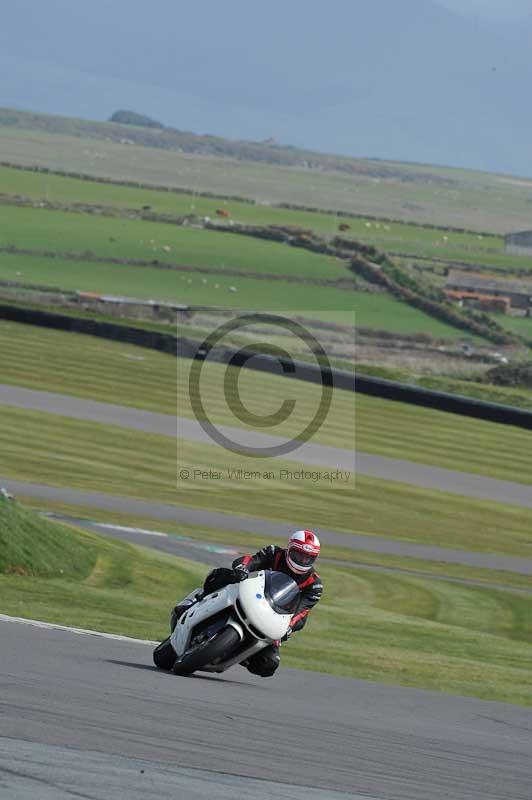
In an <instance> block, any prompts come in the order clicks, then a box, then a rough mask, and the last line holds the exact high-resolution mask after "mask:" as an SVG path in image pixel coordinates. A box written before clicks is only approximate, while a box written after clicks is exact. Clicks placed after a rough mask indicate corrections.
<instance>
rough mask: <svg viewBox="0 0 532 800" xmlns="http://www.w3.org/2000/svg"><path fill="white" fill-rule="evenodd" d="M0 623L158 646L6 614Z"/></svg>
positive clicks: (110, 634)
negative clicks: (12, 623) (11, 623)
mask: <svg viewBox="0 0 532 800" xmlns="http://www.w3.org/2000/svg"><path fill="white" fill-rule="evenodd" d="M0 622H17V623H19V624H20V625H31V626H32V627H34V628H43V629H44V630H52V631H66V632H67V633H75V634H77V635H78V636H98V637H99V638H100V639H113V640H114V641H115V642H128V643H129V644H146V645H150V647H153V646H154V645H157V644H159V642H152V641H149V640H148V639H133V638H132V637H131V636H120V635H119V634H115V633H102V632H101V631H89V630H85V629H84V628H71V627H69V626H68V625H56V624H55V623H53V622H41V621H40V620H37V619H26V618H25V617H10V616H8V615H7V614H0Z"/></svg>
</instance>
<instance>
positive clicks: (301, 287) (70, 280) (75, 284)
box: [0, 253, 464, 339]
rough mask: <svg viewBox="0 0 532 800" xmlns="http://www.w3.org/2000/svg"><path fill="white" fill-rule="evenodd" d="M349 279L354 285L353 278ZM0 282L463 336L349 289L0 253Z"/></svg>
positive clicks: (383, 298) (397, 304)
mask: <svg viewBox="0 0 532 800" xmlns="http://www.w3.org/2000/svg"><path fill="white" fill-rule="evenodd" d="M346 278H347V280H349V275H348V274H347V275H346ZM0 280H3V281H13V282H16V283H23V284H27V285H30V286H31V285H33V286H46V287H50V288H57V289H63V290H66V291H89V292H96V293H101V294H115V295H119V296H120V295H124V294H126V295H127V296H129V297H136V298H139V299H141V300H150V299H157V300H166V301H170V302H176V303H182V304H186V305H192V306H195V305H196V306H198V305H199V306H212V307H213V308H234V309H237V310H238V309H244V310H250V311H252V310H258V311H294V312H300V313H301V314H302V315H303V316H308V317H309V318H313V317H315V318H317V319H323V320H329V321H334V322H337V323H340V324H346V325H350V324H351V325H352V324H353V323H354V324H355V325H356V326H357V327H361V328H370V329H376V330H383V329H385V330H389V331H393V332H396V333H406V334H410V333H419V332H430V333H431V335H433V336H434V337H437V338H446V339H460V338H463V337H464V331H462V330H460V329H458V328H453V327H452V326H451V325H447V324H446V323H445V322H441V321H440V320H438V319H435V318H434V317H431V316H429V315H428V314H425V313H424V312H423V311H420V310H418V309H416V308H413V307H412V306H409V305H407V304H406V303H403V302H401V301H399V300H396V299H395V298H394V297H391V296H390V295H387V294H383V293H379V294H372V293H368V292H361V291H354V290H350V289H348V288H342V289H340V288H335V287H329V286H313V285H308V284H304V283H301V284H298V283H289V284H287V283H285V282H282V281H280V280H262V279H260V278H246V277H239V276H231V277H226V276H224V275H223V274H222V275H218V274H217V275H212V274H207V275H203V274H201V273H189V272H177V271H174V270H167V269H158V268H156V267H153V268H150V267H134V266H131V265H117V264H97V263H91V262H84V261H83V260H81V259H80V260H79V261H78V260H75V261H74V260H72V261H70V260H63V259H58V258H40V257H30V256H25V255H13V254H11V253H0ZM353 312H354V316H353Z"/></svg>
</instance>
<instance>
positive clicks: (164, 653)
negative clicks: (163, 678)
mask: <svg viewBox="0 0 532 800" xmlns="http://www.w3.org/2000/svg"><path fill="white" fill-rule="evenodd" d="M176 658H177V656H176V652H175V650H174V648H173V647H172V645H171V644H170V637H168V639H165V640H164V642H161V644H158V645H157V647H156V648H155V650H154V651H153V663H154V664H155V666H156V667H159V669H165V670H167V672H169V671H170V670H171V669H172V667H173V666H174V664H175V660H176Z"/></svg>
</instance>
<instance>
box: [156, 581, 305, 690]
mask: <svg viewBox="0 0 532 800" xmlns="http://www.w3.org/2000/svg"><path fill="white" fill-rule="evenodd" d="M198 591H199V590H196V592H193V593H192V595H189V597H188V598H186V599H187V600H189V601H193V600H194V596H195V595H197V593H198ZM299 598H300V592H299V588H298V585H297V583H296V582H295V581H294V580H292V578H290V577H289V576H288V575H285V574H284V573H283V572H275V571H272V570H261V571H260V572H252V573H250V575H249V577H248V578H247V579H246V580H244V581H242V582H241V583H230V584H229V585H228V586H224V587H223V588H222V589H219V590H218V591H214V592H212V593H211V594H207V595H205V597H203V599H201V600H200V601H199V602H194V604H193V605H191V606H190V607H189V608H188V610H186V611H185V612H184V613H183V614H182V615H181V616H180V617H179V619H178V620H177V624H176V626H175V628H174V630H173V632H172V634H171V635H170V636H169V637H168V639H165V640H164V642H161V644H159V645H157V647H156V648H155V650H154V651H153V660H154V663H155V665H156V666H157V667H159V669H164V670H168V671H170V670H171V671H173V672H174V674H176V675H190V674H191V673H192V672H195V671H196V670H201V671H202V672H225V670H227V669H229V667H232V666H233V665H234V664H240V663H242V662H243V661H246V659H248V658H251V656H254V655H255V654H256V653H258V652H259V651H260V650H263V649H264V648H265V647H268V646H269V645H271V644H274V642H277V641H279V640H280V639H282V638H283V636H284V635H285V634H286V633H287V632H288V628H289V625H290V620H291V618H292V616H293V614H294V612H295V610H296V608H297V605H298V602H299Z"/></svg>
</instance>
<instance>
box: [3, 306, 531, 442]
mask: <svg viewBox="0 0 532 800" xmlns="http://www.w3.org/2000/svg"><path fill="white" fill-rule="evenodd" d="M0 319H5V320H10V321H13V322H22V323H25V324H27V325H39V326H42V327H46V328H54V329H56V330H63V331H72V332H75V333H84V334H89V335H91V336H99V337H102V338H105V339H111V340H114V341H118V342H124V343H128V344H133V345H137V346H139V347H147V348H150V349H152V350H159V351H161V352H163V353H168V354H170V355H175V356H178V357H179V358H188V359H196V358H197V359H201V360H204V359H205V358H207V357H208V358H209V360H211V361H217V362H218V363H225V364H232V365H234V366H242V367H245V368H246V369H254V370H257V371H260V372H267V373H270V374H275V375H285V376H286V377H289V378H290V377H295V378H296V379H298V380H303V381H308V382H310V383H318V384H323V385H331V386H333V387H334V388H336V389H342V390H344V391H349V392H358V393H359V394H365V395H369V396H371V397H379V398H381V399H385V400H394V401H396V402H401V403H408V404H411V405H416V406H421V407H424V408H432V409H436V410H438V411H446V412H448V413H451V414H460V415H462V416H467V417H473V418H475V419H482V420H486V421H489V422H497V423H499V424H502V425H513V426H517V427H519V428H525V429H528V430H532V411H527V410H526V409H520V408H514V407H513V406H503V405H499V404H496V403H488V402H486V401H484V400H476V399H474V398H470V397H463V396H461V395H454V394H448V393H446V392H436V391H433V390H430V389H423V388H420V387H418V386H411V385H408V384H402V383H396V382H395V381H388V380H384V379H383V378H374V377H371V376H367V375H360V374H358V375H357V374H355V373H354V372H349V371H347V370H339V369H329V368H326V367H320V366H319V365H317V364H312V363H306V362H301V361H298V362H294V364H290V363H284V362H283V360H282V359H277V358H274V357H272V356H268V355H261V354H257V353H255V352H252V351H246V350H245V349H238V350H237V349H236V348H232V347H215V348H213V350H211V351H210V352H207V351H206V350H204V349H202V347H201V343H200V342H198V341H196V340H194V339H188V338H185V337H177V336H174V335H173V334H170V333H158V332H157V331H150V330H145V329H143V328H135V327H131V326H126V325H118V324H116V323H112V322H101V321H97V320H91V319H83V318H80V317H76V316H71V315H66V314H54V313H52V312H50V311H38V310H34V309H27V308H18V307H15V306H10V305H4V304H2V305H0ZM294 365H295V367H296V370H294V369H293V367H294Z"/></svg>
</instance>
